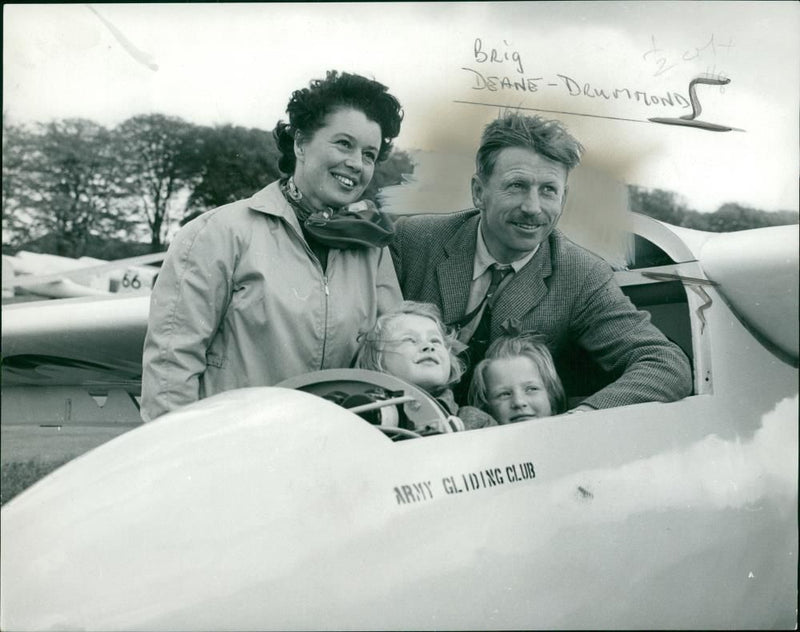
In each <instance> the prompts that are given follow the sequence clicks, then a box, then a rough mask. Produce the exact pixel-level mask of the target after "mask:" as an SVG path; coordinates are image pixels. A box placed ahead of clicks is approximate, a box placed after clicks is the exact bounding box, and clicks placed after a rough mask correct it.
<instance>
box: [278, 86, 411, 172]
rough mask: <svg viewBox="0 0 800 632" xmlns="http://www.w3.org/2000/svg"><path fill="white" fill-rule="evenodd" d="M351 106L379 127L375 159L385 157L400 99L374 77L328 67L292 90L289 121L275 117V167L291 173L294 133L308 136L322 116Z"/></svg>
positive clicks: (397, 121)
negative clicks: (318, 76)
mask: <svg viewBox="0 0 800 632" xmlns="http://www.w3.org/2000/svg"><path fill="white" fill-rule="evenodd" d="M343 107H344V108H353V109H356V110H360V111H361V112H363V113H364V115H365V116H366V117H367V118H368V119H370V120H372V121H374V122H375V123H377V124H378V125H379V126H380V128H381V147H380V150H379V152H378V161H381V160H385V159H386V158H387V157H388V156H389V153H390V152H391V150H392V140H393V139H394V138H396V137H397V135H398V134H399V133H400V123H401V122H402V121H403V110H402V108H401V107H400V102H399V101H398V100H397V99H396V98H395V97H394V96H393V95H391V94H389V92H388V88H387V87H386V86H384V85H383V84H381V83H378V82H377V81H374V80H372V79H367V78H366V77H362V76H361V75H356V74H351V73H347V72H342V73H339V72H337V71H336V70H329V71H328V72H327V74H326V77H325V79H314V80H312V81H311V83H310V84H309V87H308V88H303V89H302V90H295V91H294V93H292V98H291V99H290V100H289V104H288V105H287V106H286V112H287V114H288V115H289V122H288V123H284V122H283V121H278V124H277V125H276V126H275V131H274V132H273V135H274V137H275V142H276V143H277V145H278V149H279V150H280V152H281V157H280V160H279V161H278V168H279V169H280V170H281V172H283V173H285V174H287V175H291V174H293V173H294V168H295V164H296V158H295V155H294V139H295V134H296V133H297V132H300V133H301V134H303V135H304V136H307V137H309V138H310V137H311V136H313V135H314V133H315V132H316V131H317V130H318V129H320V128H321V127H323V126H324V125H325V117H326V116H328V114H330V113H331V112H334V111H336V110H337V109H339V108H343Z"/></svg>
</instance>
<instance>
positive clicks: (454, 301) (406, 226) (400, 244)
mask: <svg viewBox="0 0 800 632" xmlns="http://www.w3.org/2000/svg"><path fill="white" fill-rule="evenodd" d="M479 219H480V215H479V211H477V210H475V209H472V210H468V211H461V212H457V213H450V214H427V215H415V216H408V217H403V218H400V219H399V220H398V221H397V223H396V224H395V228H396V231H397V232H396V236H395V239H394V242H393V244H392V246H391V251H392V257H393V259H394V262H395V270H396V271H397V276H398V279H399V281H400V287H401V289H402V291H403V296H404V298H405V299H407V300H415V301H423V302H430V303H435V304H436V305H438V306H439V308H440V309H441V310H442V316H443V318H444V321H445V323H453V322H455V321H456V320H458V319H459V318H460V317H462V316H463V315H464V314H465V310H466V306H467V300H468V298H469V291H470V284H471V282H472V270H473V258H474V255H475V243H476V237H477V230H478V222H479ZM512 321H514V322H515V324H516V326H517V327H520V328H521V329H522V330H526V331H527V330H533V331H537V332H538V333H540V334H542V335H543V336H544V337H545V338H546V341H547V345H548V348H549V349H550V351H551V353H552V354H553V356H554V359H555V361H556V366H557V367H561V366H564V364H563V356H564V354H565V353H566V352H567V351H568V350H569V349H570V348H571V347H573V346H577V347H580V348H582V349H583V350H585V351H586V352H587V353H588V354H589V356H590V357H591V358H592V359H593V360H594V361H595V362H596V363H597V364H598V365H599V366H600V367H601V368H602V369H603V370H605V371H607V372H608V373H610V374H611V375H613V376H615V377H616V379H615V380H614V381H613V382H612V383H611V384H609V385H608V386H606V387H604V388H602V389H601V390H599V391H597V392H596V393H594V394H592V395H590V396H589V397H587V398H586V399H585V400H584V401H583V402H582V403H584V404H587V405H589V406H592V407H593V408H610V407H613V406H624V405H629V404H635V403H639V402H647V401H662V402H668V401H674V400H677V399H680V398H682V397H685V396H686V395H689V394H690V393H691V389H692V379H691V368H690V366H689V362H688V359H687V357H686V355H685V354H684V353H683V351H682V350H681V349H680V348H679V347H678V346H677V345H675V344H673V343H672V342H670V341H669V340H667V338H666V337H665V336H664V335H663V334H662V333H661V332H660V331H659V330H658V328H656V327H655V326H654V325H653V324H652V323H651V322H650V315H649V314H648V313H647V312H642V311H639V310H637V309H636V307H634V305H633V304H632V303H631V302H630V300H629V299H628V297H626V296H625V295H624V294H623V293H622V290H621V289H620V288H619V286H618V285H617V283H616V281H615V280H614V275H613V272H612V270H611V267H610V266H609V265H608V264H607V263H606V262H605V261H603V260H602V259H600V258H599V257H597V256H595V255H593V254H592V253H590V252H588V251H586V250H584V249H583V248H581V247H580V246H578V245H576V244H574V243H573V242H571V241H570V240H569V239H567V238H566V237H565V236H564V235H563V234H562V233H561V232H559V231H558V230H555V231H553V233H552V234H551V235H550V237H549V238H548V239H547V240H546V241H544V242H542V244H541V246H540V248H539V250H538V251H537V253H536V254H535V255H534V256H533V258H532V259H531V260H530V261H529V262H528V263H527V264H526V265H525V267H524V268H522V270H520V271H519V272H518V273H516V274H515V275H514V276H513V277H512V278H511V280H510V281H509V282H508V284H507V285H506V286H505V288H504V290H503V291H502V293H501V294H500V295H499V296H498V297H497V300H496V302H495V304H494V307H493V312H492V322H491V328H490V338H491V339H492V340H494V339H495V338H497V337H498V336H500V335H502V334H503V333H504V331H503V328H502V325H504V324H507V323H509V322H512ZM562 377H563V376H562ZM581 395H584V393H581Z"/></svg>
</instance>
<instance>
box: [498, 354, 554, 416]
mask: <svg viewBox="0 0 800 632" xmlns="http://www.w3.org/2000/svg"><path fill="white" fill-rule="evenodd" d="M485 378H486V395H487V402H488V404H489V412H490V413H491V415H492V417H494V418H495V419H496V420H497V423H499V424H510V423H514V422H517V421H527V420H529V419H535V418H537V417H549V416H550V415H551V414H552V410H551V408H550V397H549V396H548V394H547V389H546V388H545V384H544V381H543V380H542V376H541V375H540V374H539V369H537V368H536V365H535V364H534V363H533V360H531V359H530V358H528V357H526V356H517V357H514V358H502V359H497V360H492V361H491V363H490V364H489V366H488V367H487V368H486V373H485Z"/></svg>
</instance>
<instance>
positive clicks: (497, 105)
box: [453, 99, 744, 132]
mask: <svg viewBox="0 0 800 632" xmlns="http://www.w3.org/2000/svg"><path fill="white" fill-rule="evenodd" d="M453 103H463V104H465V105H485V106H488V107H493V108H506V109H509V110H531V111H534V112H548V113H550V114H568V115H570V116H586V117H588V118H599V119H609V120H611V121H628V122H630V123H650V124H655V125H659V123H657V122H655V121H650V120H647V119H632V118H623V117H621V116H604V115H602V114H584V113H583V112H568V111H566V110H545V109H543V108H528V107H523V106H521V105H507V104H503V103H484V102H482V101H461V100H459V99H454V100H453ZM731 131H734V132H743V131H744V130H743V129H739V128H737V127H733V128H731Z"/></svg>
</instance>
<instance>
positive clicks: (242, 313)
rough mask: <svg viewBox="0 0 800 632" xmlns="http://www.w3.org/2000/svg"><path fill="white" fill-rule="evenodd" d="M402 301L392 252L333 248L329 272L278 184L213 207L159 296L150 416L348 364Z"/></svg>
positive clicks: (158, 288)
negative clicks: (363, 336) (361, 339)
mask: <svg viewBox="0 0 800 632" xmlns="http://www.w3.org/2000/svg"><path fill="white" fill-rule="evenodd" d="M401 298H402V297H401V294H400V288H399V286H398V282H397V276H396V275H395V271H394V267H393V265H392V259H391V256H390V255H389V251H388V249H386V248H361V249H348V250H336V249H331V250H330V253H329V256H328V265H327V270H326V272H325V273H323V271H322V267H321V266H320V264H319V261H318V260H317V259H316V257H315V256H314V255H313V254H312V252H311V249H310V248H309V247H308V245H307V244H306V242H305V240H304V239H303V236H302V232H301V230H300V225H299V223H298V221H297V218H296V216H295V214H294V211H293V210H292V207H291V206H290V205H289V204H288V203H287V202H286V200H285V199H284V197H283V195H282V194H281V191H280V188H279V185H278V183H277V182H274V183H272V184H270V185H269V186H267V187H266V188H264V189H262V190H261V191H259V192H258V193H256V194H255V195H254V196H253V197H251V198H249V199H246V200H239V201H237V202H234V203H232V204H227V205H225V206H221V207H219V208H216V209H213V210H211V211H208V212H206V213H204V214H203V215H201V216H200V217H198V218H196V219H195V220H193V221H191V222H189V223H188V224H187V225H186V226H184V227H183V229H181V230H180V231H179V232H178V234H177V235H176V237H175V239H174V240H173V242H172V244H171V246H170V249H169V252H168V254H167V257H166V259H165V261H164V264H163V266H162V268H161V272H160V273H159V275H158V279H157V281H156V284H155V287H154V288H153V293H152V296H151V299H150V318H149V321H148V328H147V336H146V337H145V343H144V354H143V358H142V363H143V373H142V418H143V419H144V420H145V421H148V420H151V419H154V418H156V417H158V416H159V415H162V414H164V413H166V412H168V411H170V410H173V409H175V408H178V407H180V406H184V405H186V404H189V403H191V402H193V401H195V400H197V399H200V398H203V397H208V396H211V395H214V394H216V393H220V392H222V391H226V390H231V389H234V388H241V387H245V386H271V385H274V384H276V383H278V382H280V381H282V380H284V379H286V378H289V377H293V376H295V375H300V374H303V373H307V372H310V371H318V370H320V369H330V368H344V367H348V366H350V363H351V361H352V359H353V356H354V355H355V352H356V349H357V347H358V336H359V334H360V333H361V332H364V331H366V330H369V329H370V328H371V327H372V326H373V324H374V323H375V319H376V318H377V316H379V315H380V314H382V313H383V312H385V311H389V310H390V309H392V308H393V307H395V306H396V305H397V304H398V303H399V302H400V301H401Z"/></svg>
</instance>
